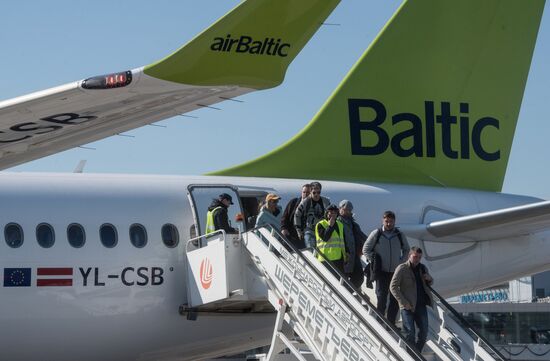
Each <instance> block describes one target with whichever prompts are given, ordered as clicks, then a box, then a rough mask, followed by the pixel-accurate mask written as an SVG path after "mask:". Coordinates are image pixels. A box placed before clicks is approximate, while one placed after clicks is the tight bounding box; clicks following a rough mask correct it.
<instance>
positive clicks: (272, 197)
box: [265, 193, 281, 203]
mask: <svg viewBox="0 0 550 361" xmlns="http://www.w3.org/2000/svg"><path fill="white" fill-rule="evenodd" d="M279 199H281V197H279V196H278V195H276V194H275V193H269V194H268V195H267V196H265V202H266V203H267V202H269V201H278V200H279Z"/></svg>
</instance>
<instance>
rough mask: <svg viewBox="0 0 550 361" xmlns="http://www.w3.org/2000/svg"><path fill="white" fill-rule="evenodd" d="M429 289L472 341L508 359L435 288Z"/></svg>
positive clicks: (499, 357) (499, 358) (494, 354)
mask: <svg viewBox="0 0 550 361" xmlns="http://www.w3.org/2000/svg"><path fill="white" fill-rule="evenodd" d="M428 288H429V289H430V291H431V292H432V295H433V296H435V297H436V298H437V300H438V301H439V303H440V304H441V305H443V308H444V309H445V311H447V312H449V313H450V314H451V315H453V316H454V320H455V322H457V323H458V324H459V325H460V326H461V327H462V328H463V329H464V330H465V331H466V332H468V334H470V336H471V337H472V339H473V340H474V341H477V342H479V344H480V345H481V344H482V345H481V347H483V348H485V349H486V350H487V349H488V350H489V351H490V352H489V353H491V355H492V356H493V357H495V358H496V359H498V360H501V361H506V360H508V359H507V358H506V357H504V355H503V354H502V353H500V351H498V350H497V349H496V348H495V347H494V346H493V345H492V344H491V343H490V342H489V341H488V340H487V339H486V338H485V337H483V335H481V334H480V333H478V332H477V330H476V329H475V328H474V327H473V326H472V325H471V324H470V323H469V322H468V321H467V320H466V319H465V318H464V317H463V316H462V315H461V314H460V313H458V312H457V311H456V310H455V309H454V308H453V307H452V306H451V305H450V304H449V303H448V302H447V301H446V300H445V299H444V298H443V297H441V295H440V294H439V293H437V291H436V290H434V289H433V288H432V287H431V286H428Z"/></svg>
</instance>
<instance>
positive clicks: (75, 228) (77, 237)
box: [67, 223, 86, 248]
mask: <svg viewBox="0 0 550 361" xmlns="http://www.w3.org/2000/svg"><path fill="white" fill-rule="evenodd" d="M67 239H68V240H69V244H70V245H71V246H73V247H74V248H80V247H82V246H84V243H86V233H85V232H84V227H82V226H81V225H80V224H78V223H71V224H69V226H68V227H67Z"/></svg>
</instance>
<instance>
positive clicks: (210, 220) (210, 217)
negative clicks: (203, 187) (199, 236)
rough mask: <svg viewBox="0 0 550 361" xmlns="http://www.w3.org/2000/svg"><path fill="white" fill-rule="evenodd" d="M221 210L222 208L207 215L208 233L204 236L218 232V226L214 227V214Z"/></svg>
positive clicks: (219, 207) (215, 209) (217, 208)
mask: <svg viewBox="0 0 550 361" xmlns="http://www.w3.org/2000/svg"><path fill="white" fill-rule="evenodd" d="M220 209H222V207H221V206H218V207H216V208H214V209H213V210H211V211H208V213H206V232H205V233H204V234H209V233H212V232H214V231H215V230H216V226H215V225H214V213H215V212H217V211H218V210H220Z"/></svg>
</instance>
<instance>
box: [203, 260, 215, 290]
mask: <svg viewBox="0 0 550 361" xmlns="http://www.w3.org/2000/svg"><path fill="white" fill-rule="evenodd" d="M213 273H214V272H213V270H212V264H211V263H210V260H209V259H208V258H205V259H203V260H202V262H201V268H200V278H201V285H202V288H204V289H205V290H207V289H209V288H210V286H211V285H212V278H213Z"/></svg>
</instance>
